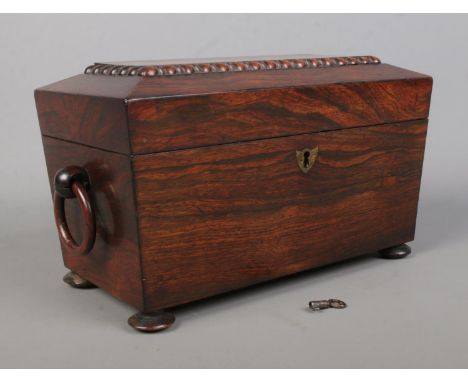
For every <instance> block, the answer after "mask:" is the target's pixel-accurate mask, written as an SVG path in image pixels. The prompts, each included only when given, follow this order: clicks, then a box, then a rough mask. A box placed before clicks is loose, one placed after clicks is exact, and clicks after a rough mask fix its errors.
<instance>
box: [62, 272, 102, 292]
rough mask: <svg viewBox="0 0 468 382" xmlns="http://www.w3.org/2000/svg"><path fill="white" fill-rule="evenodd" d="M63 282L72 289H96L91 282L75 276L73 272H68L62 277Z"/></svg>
mask: <svg viewBox="0 0 468 382" xmlns="http://www.w3.org/2000/svg"><path fill="white" fill-rule="evenodd" d="M63 281H65V282H66V283H67V284H68V285H70V286H71V287H73V288H78V289H91V288H97V287H96V285H94V284H93V283H92V282H90V281H88V280H85V279H84V278H83V277H81V276H79V275H77V274H76V273H75V272H68V273H67V274H66V275H65V276H63Z"/></svg>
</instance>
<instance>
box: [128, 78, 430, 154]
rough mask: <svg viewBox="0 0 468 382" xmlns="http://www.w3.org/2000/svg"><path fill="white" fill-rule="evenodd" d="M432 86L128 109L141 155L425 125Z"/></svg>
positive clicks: (395, 84) (219, 97)
mask: <svg viewBox="0 0 468 382" xmlns="http://www.w3.org/2000/svg"><path fill="white" fill-rule="evenodd" d="M431 88H432V81H431V80H430V79H428V78H423V79H414V80H404V81H401V80H400V81H385V82H359V83H347V84H332V85H321V86H314V87H307V88H305V87H304V88H281V89H270V90H257V91H249V92H231V93H224V94H214V95H199V96H196V97H178V98H165V99H148V100H138V101H135V102H129V104H128V122H129V129H130V138H131V146H132V152H134V153H137V154H144V153H152V152H160V151H166V150H176V149H181V148H192V147H201V146H207V145H216V144H223V143H230V142H239V141H247V140H254V139H264V138H272V137H281V136H288V135H295V134H304V133H312V132H319V131H327V130H336V129H343V128H351V127H357V126H369V125H376V124H383V123H391V122H400V121H408V120H414V119H422V118H427V116H428V114H429V99H430V94H431Z"/></svg>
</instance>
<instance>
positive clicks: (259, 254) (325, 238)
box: [133, 120, 427, 310]
mask: <svg viewBox="0 0 468 382" xmlns="http://www.w3.org/2000/svg"><path fill="white" fill-rule="evenodd" d="M426 126H427V121H426V120H419V121H410V122H405V123H399V124H391V125H383V126H376V127H365V128H355V129H346V130H340V131H331V132H324V133H318V134H304V135H299V136H293V137H286V138H278V139H266V140H261V141H256V142H247V143H238V144H226V145H220V146H215V147H204V148H197V149H190V150H180V151H174V152H166V153H159V154H151V155H139V156H136V157H134V158H133V166H134V171H135V174H134V176H135V182H136V195H137V204H138V220H139V227H140V244H141V256H142V265H143V283H144V287H143V291H144V295H145V309H147V310H154V309H159V308H165V307H169V306H174V305H178V304H182V303H186V302H189V301H193V300H197V299H201V298H205V297H208V296H211V295H215V294H218V293H222V292H226V291H229V290H233V289H237V288H241V287H245V286H248V285H251V284H254V283H258V282H262V281H266V280H269V279H273V278H276V277H281V276H285V275H288V274H292V273H295V272H299V271H303V270H306V269H309V268H313V267H317V266H321V265H324V264H328V263H332V262H336V261H339V260H342V259H345V258H349V257H352V256H357V255H361V254H365V253H367V252H371V251H376V250H379V249H382V248H385V247H389V246H392V245H396V244H399V243H402V242H406V241H411V240H412V239H413V237H414V229H415V220H416V212H417V203H418V195H419V186H420V176H421V169H422V160H423V154H424V145H425V137H426ZM316 146H318V148H319V153H318V156H317V160H316V162H315V165H314V167H313V168H312V169H311V170H310V172H309V173H308V174H304V173H302V172H301V171H300V169H299V166H298V164H297V159H296V150H301V149H304V148H313V147H316Z"/></svg>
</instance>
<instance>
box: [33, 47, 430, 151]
mask: <svg viewBox="0 0 468 382" xmlns="http://www.w3.org/2000/svg"><path fill="white" fill-rule="evenodd" d="M431 89H432V79H431V77H429V76H426V75H423V74H419V73H415V72H412V71H409V70H405V69H401V68H398V67H395V66H391V65H387V64H381V63H380V60H379V59H378V58H376V57H373V56H356V57H313V56H295V57H288V58H285V57H275V58H265V57H256V58H243V59H202V60H179V61H177V60H173V61H154V62H153V61H149V62H146V61H143V62H119V63H117V62H116V63H96V64H94V65H91V66H88V67H87V68H86V69H85V74H82V75H79V76H75V77H72V78H70V79H67V80H64V81H60V82H57V83H55V84H52V85H49V86H46V87H44V88H41V89H38V90H37V91H36V102H37V107H38V113H39V120H40V124H41V130H42V133H43V135H46V136H52V137H56V138H61V139H66V140H69V141H74V142H78V143H82V144H86V145H90V146H93V147H98V148H102V149H106V150H111V151H116V152H121V153H126V154H147V153H153V152H160V151H167V150H176V149H183V148H190V147H200V146H207V145H216V144H224V143H233V142H239V141H248V140H255V139H265V138H273V137H281V136H288V135H295V134H303V133H310V132H318V131H325V130H337V129H344V128H351V127H359V126H368V125H376V124H384V123H392V122H401V121H407V120H415V119H422V118H427V116H428V113H429V101H430V94H431Z"/></svg>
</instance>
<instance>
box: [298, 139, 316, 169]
mask: <svg viewBox="0 0 468 382" xmlns="http://www.w3.org/2000/svg"><path fill="white" fill-rule="evenodd" d="M317 155H318V146H316V147H314V148H313V149H303V150H296V158H297V164H298V165H299V168H300V169H301V171H302V172H303V173H304V174H307V173H308V172H309V171H310V169H311V168H312V166H313V165H314V163H315V159H317Z"/></svg>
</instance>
